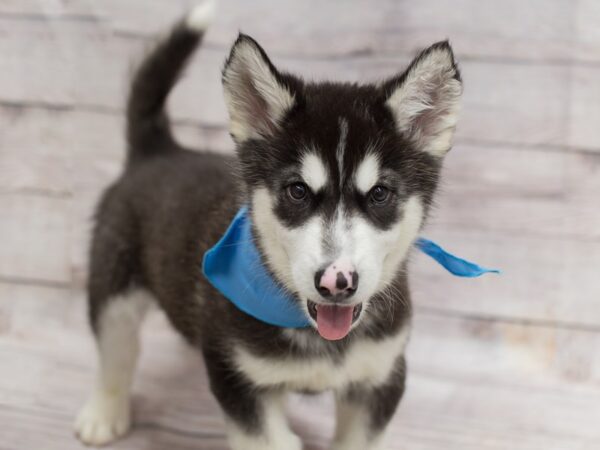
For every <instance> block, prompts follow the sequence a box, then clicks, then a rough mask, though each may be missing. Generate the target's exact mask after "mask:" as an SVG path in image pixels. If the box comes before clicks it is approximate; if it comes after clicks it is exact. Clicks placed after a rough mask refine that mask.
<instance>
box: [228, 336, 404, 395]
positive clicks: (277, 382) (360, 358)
mask: <svg viewBox="0 0 600 450" xmlns="http://www.w3.org/2000/svg"><path fill="white" fill-rule="evenodd" d="M408 335H409V329H408V327H405V328H403V329H402V330H401V331H400V332H399V333H398V334H397V335H395V336H392V337H389V338H386V339H383V340H380V341H375V340H369V339H364V340H360V341H356V342H355V343H353V344H352V346H351V347H350V348H349V349H348V351H347V353H346V355H345V357H344V359H343V360H342V361H340V362H334V361H332V360H331V359H330V358H327V357H322V358H313V359H309V360H307V359H303V358H299V359H295V358H293V357H288V358H264V357H259V356H255V355H253V354H252V353H250V352H249V351H248V350H245V349H244V348H243V347H241V346H240V347H237V348H236V349H235V351H234V358H233V359H234V362H235V364H236V365H237V367H238V368H239V369H240V370H241V371H242V372H243V373H244V374H245V375H246V376H247V377H248V378H249V379H250V380H252V382H253V383H255V384H256V385H258V386H264V387H267V386H284V387H286V388H288V389H294V390H305V389H308V390H314V391H322V390H327V389H336V390H339V389H344V388H346V387H348V386H349V385H350V384H352V383H366V384H370V385H373V386H375V385H379V384H381V383H383V382H385V381H386V380H387V378H388V377H389V376H390V374H391V372H392V370H393V369H394V364H395V361H396V359H397V358H398V356H400V355H401V354H403V353H404V349H405V347H406V343H407V340H408Z"/></svg>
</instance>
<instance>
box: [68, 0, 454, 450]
mask: <svg viewBox="0 0 600 450" xmlns="http://www.w3.org/2000/svg"><path fill="white" fill-rule="evenodd" d="M211 14H212V11H211V5H210V4H203V5H200V6H199V7H197V8H196V9H195V10H193V11H192V12H191V14H190V15H189V16H188V17H187V18H186V19H185V20H184V21H183V22H181V23H180V24H178V25H177V26H176V27H175V28H174V29H173V30H172V31H171V33H170V34H169V35H168V37H166V38H165V39H164V40H162V41H161V42H160V43H159V44H158V46H157V47H156V48H155V49H154V50H153V51H152V52H151V53H150V55H149V56H148V57H147V58H146V59H145V61H144V62H143V63H142V65H141V67H140V68H139V69H138V72H137V74H136V76H135V79H134V81H133V86H132V90H131V96H130V99H129V104H128V111H127V113H128V130H127V133H128V143H129V153H128V161H127V166H126V168H125V170H124V173H123V175H122V176H121V177H120V178H119V179H118V180H117V181H116V182H115V183H114V184H113V185H112V186H111V187H110V188H109V189H108V190H107V191H106V192H105V194H104V196H103V198H102V200H101V202H100V204H99V207H98V210H97V219H96V225H95V229H94V237H93V243H92V248H91V257H90V273H89V308H90V309H89V311H90V319H91V324H92V328H93V331H94V333H95V336H96V340H97V346H98V351H99V356H100V370H99V375H98V381H97V385H96V388H95V390H94V392H93V394H92V396H91V398H90V400H89V401H88V403H87V404H86V405H85V407H84V408H83V410H82V411H81V413H80V415H79V417H78V418H77V421H76V432H77V434H78V436H79V438H80V439H81V440H82V441H83V442H84V443H86V444H96V445H101V444H106V443H108V442H110V441H112V440H114V439H116V438H118V437H119V436H121V435H123V434H124V433H125V432H126V431H127V430H128V428H129V426H130V398H129V397H130V386H131V382H132V376H133V372H134V366H135V362H136V359H137V354H138V330H139V327H140V323H141V321H142V317H143V314H144V311H145V310H146V307H147V306H148V305H149V304H151V303H157V304H158V305H160V306H161V307H162V309H163V310H164V311H165V313H166V314H167V316H168V318H169V320H170V321H171V323H172V324H173V326H174V327H175V328H176V329H177V330H178V331H179V332H180V333H181V334H182V335H183V336H184V337H185V338H186V340H187V341H188V342H189V343H190V344H191V345H193V346H195V347H197V348H198V350H199V351H201V352H202V354H203V356H204V359H205V361H206V367H207V371H208V375H209V378H210V382H211V389H212V392H213V393H214V396H215V397H216V399H217V400H218V402H219V403H220V405H221V407H222V409H223V411H224V414H225V418H226V427H227V434H228V439H229V444H230V446H231V448H232V449H233V450H299V449H301V448H302V444H301V442H300V439H299V438H298V437H297V436H296V435H294V434H293V433H292V432H291V431H290V429H289V428H288V426H287V424H286V421H285V419H284V415H283V412H282V407H283V406H282V405H283V398H284V396H285V394H286V393H287V392H290V391H300V392H321V391H324V390H332V391H333V392H334V393H335V396H336V401H337V411H338V413H337V415H338V417H337V430H336V435H335V441H334V443H333V446H332V448H333V449H336V450H375V449H382V448H384V443H383V440H384V439H383V438H384V435H385V430H386V427H387V425H388V423H389V421H390V419H391V417H392V415H393V414H394V411H395V410H396V407H397V405H398V403H399V401H400V398H401V397H402V393H403V390H404V380H405V374H406V366H405V361H404V350H405V346H406V343H407V339H408V335H409V329H410V318H411V306H410V299H409V291H408V285H407V274H406V258H407V254H408V253H409V251H410V249H411V247H412V245H413V243H414V241H415V239H416V237H417V235H418V234H419V232H420V230H421V227H422V226H423V223H424V222H425V219H426V217H427V214H428V211H429V209H430V205H431V203H432V199H433V196H434V192H435V190H436V186H437V184H438V177H439V174H440V169H441V166H442V159H443V157H444V155H445V154H446V152H447V151H448V150H449V149H450V147H451V141H452V136H453V133H454V129H455V126H456V121H457V116H458V111H459V103H460V98H461V93H462V84H461V79H460V75H459V72H458V69H457V65H456V62H455V60H454V56H453V53H452V50H451V48H450V45H449V44H448V43H447V42H441V43H437V44H434V45H432V46H431V47H429V48H428V49H426V50H425V51H423V52H422V53H421V54H420V55H419V56H418V57H416V59H415V60H414V61H413V62H412V63H411V64H410V66H409V67H408V68H407V69H406V70H405V71H404V72H403V73H402V74H400V75H397V76H394V77H392V78H390V79H389V80H387V81H384V82H382V83H379V84H365V85H357V84H349V83H330V82H325V83H308V82H305V81H303V80H301V79H300V78H298V77H296V76H294V75H290V74H287V73H283V72H280V71H279V70H278V69H277V68H276V67H275V66H274V65H273V63H272V62H271V61H270V60H269V58H268V57H267V55H266V53H265V51H264V50H263V49H262V48H261V47H260V46H259V45H258V44H257V43H256V42H255V41H254V40H253V39H252V38H250V37H248V36H245V35H240V36H239V37H238V39H237V41H236V42H235V44H234V45H233V47H232V49H231V53H230V55H229V58H228V59H227V61H226V63H225V67H224V69H223V88H224V93H225V100H226V103H227V106H228V110H229V116H230V132H231V135H232V137H233V139H234V141H235V143H236V147H237V158H233V157H224V156H220V155H216V154H211V153H197V152H193V151H190V150H187V149H184V148H182V147H181V146H180V145H179V144H178V143H177V142H176V141H175V139H174V137H173V135H172V134H171V131H170V129H169V122H168V119H167V115H166V113H165V101H166V99H167V96H168V94H169V91H170V90H171V89H172V87H173V86H174V84H175V83H176V81H177V79H178V77H179V75H180V72H181V70H182V69H183V67H184V66H185V64H186V62H187V61H188V59H189V57H190V56H191V54H192V53H193V51H194V49H195V48H196V46H197V45H198V44H199V42H200V41H201V39H202V36H203V33H204V31H205V29H206V27H207V26H208V24H209V22H210V19H211ZM200 101H201V99H200ZM244 204H247V205H248V206H249V211H250V217H251V220H252V226H253V233H254V238H255V240H256V245H257V247H258V248H259V249H260V252H261V255H262V259H263V264H264V265H265V266H266V267H267V268H268V270H269V272H270V273H271V274H272V276H273V277H274V278H275V280H277V282H278V283H280V285H281V286H283V287H284V288H285V289H286V290H287V291H289V293H290V294H291V295H293V297H294V299H295V300H294V301H296V302H297V303H298V304H299V305H300V307H301V308H302V311H303V312H304V314H305V315H306V319H307V320H308V321H309V322H310V324H311V325H312V326H310V327H307V328H281V327H276V326H272V325H269V324H267V323H264V322H262V321H260V320H256V319H254V318H253V317H251V316H249V315H247V314H245V313H244V312H242V311H241V310H240V309H238V308H237V307H236V306H235V305H234V304H233V303H231V302H230V301H228V300H227V299H225V298H224V297H223V296H222V295H221V294H220V293H219V292H218V291H217V290H216V289H215V288H213V287H212V286H211V284H209V283H208V282H207V280H206V279H205V278H203V276H202V273H201V261H202V256H203V254H204V252H205V251H206V250H207V249H208V248H209V247H211V246H212V245H213V244H214V243H215V242H217V241H218V240H219V238H220V237H221V236H222V234H223V233H224V231H225V230H226V229H227V227H228V225H229V223H230V222H231V220H232V218H233V217H234V215H235V214H236V212H237V211H238V209H239V208H240V206H241V205H244ZM334 266H335V267H336V268H335V270H334V269H333V267H334ZM340 277H341V278H340ZM319 314H321V315H322V316H321V317H319Z"/></svg>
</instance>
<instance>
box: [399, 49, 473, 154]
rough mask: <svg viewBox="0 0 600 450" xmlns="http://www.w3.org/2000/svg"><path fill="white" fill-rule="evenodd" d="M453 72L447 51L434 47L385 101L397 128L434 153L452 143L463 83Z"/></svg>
mask: <svg viewBox="0 0 600 450" xmlns="http://www.w3.org/2000/svg"><path fill="white" fill-rule="evenodd" d="M454 75H455V69H454V67H453V61H452V54H451V53H450V51H449V50H447V49H437V50H433V51H431V52H430V53H429V54H428V55H427V56H425V57H424V58H423V59H421V60H420V61H419V62H418V63H417V64H416V65H415V66H414V67H413V68H412V69H411V70H410V72H409V73H408V76H407V77H406V79H405V80H404V82H403V83H402V84H401V85H400V86H399V87H398V88H397V89H396V90H395V91H394V93H393V94H392V95H391V96H390V98H389V99H388V101H387V105H388V107H389V108H390V109H391V110H392V112H393V113H394V116H395V118H396V124H397V126H398V128H399V129H400V131H402V132H403V133H405V134H406V135H408V136H409V137H410V139H411V140H412V141H413V142H414V143H415V144H416V145H417V146H418V147H419V148H420V149H421V150H423V151H425V152H428V153H431V154H432V155H434V156H443V155H444V154H445V153H446V152H447V151H448V150H449V149H450V147H451V146H452V137H453V135H454V130H455V128H456V124H457V121H458V115H459V111H460V98H461V95H462V84H461V83H460V81H458V80H456V79H454Z"/></svg>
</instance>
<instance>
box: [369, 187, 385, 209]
mask: <svg viewBox="0 0 600 450" xmlns="http://www.w3.org/2000/svg"><path fill="white" fill-rule="evenodd" d="M369 198H370V199H371V201H372V202H373V203H374V204H376V205H382V204H383V203H385V202H386V201H387V200H388V199H389V198H390V190H389V189H388V188H385V187H383V186H375V187H374V188H373V189H371V192H369Z"/></svg>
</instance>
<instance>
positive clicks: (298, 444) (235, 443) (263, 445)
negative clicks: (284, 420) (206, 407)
mask: <svg viewBox="0 0 600 450" xmlns="http://www.w3.org/2000/svg"><path fill="white" fill-rule="evenodd" d="M277 431H278V432H277V433H276V434H273V435H271V436H262V435H258V436H256V435H249V434H246V433H245V432H241V431H240V430H237V429H233V430H232V429H230V430H229V432H228V436H227V437H228V441H229V446H230V447H231V449H232V450H302V449H303V448H304V447H303V446H302V440H301V439H300V438H299V437H298V436H297V435H295V434H294V433H292V431H290V430H288V429H282V430H277Z"/></svg>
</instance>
